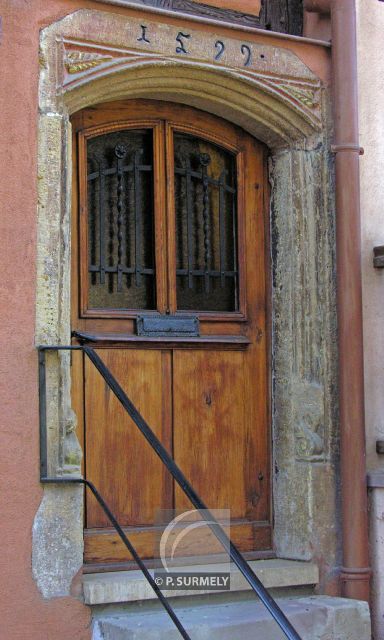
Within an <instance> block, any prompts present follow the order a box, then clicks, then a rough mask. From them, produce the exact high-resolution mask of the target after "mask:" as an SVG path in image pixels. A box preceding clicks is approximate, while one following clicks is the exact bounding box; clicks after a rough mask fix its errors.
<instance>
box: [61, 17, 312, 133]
mask: <svg viewBox="0 0 384 640" xmlns="http://www.w3.org/2000/svg"><path fill="white" fill-rule="evenodd" d="M84 13H86V12H84ZM111 17H112V16H110V18H111ZM101 21H102V16H101V15H100V14H99V12H92V22H91V23H90V25H92V27H93V25H97V23H98V22H100V23H101ZM113 25H114V29H113V33H112V32H111V33H109V32H108V31H107V32H104V31H102V30H100V35H99V37H98V38H97V42H98V44H95V40H94V38H93V37H91V38H90V39H89V40H85V39H77V38H71V37H70V36H69V33H70V29H68V35H67V34H66V33H65V31H66V29H63V31H64V33H63V34H62V37H61V38H59V39H57V46H58V58H57V59H58V61H59V77H58V81H59V87H58V91H59V92H64V91H65V92H67V91H71V90H72V89H75V88H76V87H78V86H80V85H83V84H85V83H87V82H90V81H91V80H92V81H93V80H94V79H96V78H98V77H101V76H104V75H105V74H107V73H108V74H109V73H118V72H119V71H122V70H124V69H127V67H130V66H140V67H142V66H143V65H150V64H153V63H154V62H155V61H157V62H161V61H164V62H167V63H168V64H169V63H172V62H174V63H177V64H188V65H191V64H193V63H194V64H199V63H204V64H207V63H208V64H209V65H211V66H212V68H216V69H226V70H232V71H234V72H236V74H237V76H238V77H243V78H244V79H249V80H252V81H256V82H257V83H259V84H260V86H261V87H262V88H263V90H264V91H266V92H268V93H270V94H272V95H276V94H278V95H280V96H281V97H282V98H283V99H284V100H285V101H289V102H290V103H291V104H292V105H293V106H294V108H295V109H296V110H298V111H300V112H301V114H302V115H305V117H306V119H307V121H308V122H310V124H311V125H312V126H314V127H315V128H317V129H318V128H319V127H320V123H321V113H320V111H321V83H320V81H319V79H318V78H317V77H316V76H315V75H314V74H313V73H312V72H311V71H310V69H308V68H307V67H305V66H304V65H303V64H302V63H301V61H300V60H299V59H298V58H297V57H296V56H295V55H294V54H293V53H292V52H291V51H289V50H287V49H283V48H281V49H279V55H278V56H277V55H276V47H274V46H271V45H266V44H260V43H256V42H252V41H249V40H248V39H247V37H246V35H247V34H244V39H238V37H237V38H233V37H224V36H217V35H215V34H212V33H207V32H205V31H201V30H196V29H190V28H183V29H180V27H178V26H173V25H170V24H167V23H164V22H159V21H158V22H154V21H153V20H147V19H146V17H145V18H144V17H142V18H140V19H136V18H129V20H128V21H127V19H126V18H125V17H124V16H120V15H114V16H113ZM88 31H89V34H90V36H91V31H93V29H89V30H88ZM92 35H93V34H92ZM60 61H61V62H60ZM60 70H61V71H60Z"/></svg>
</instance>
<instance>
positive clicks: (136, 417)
mask: <svg viewBox="0 0 384 640" xmlns="http://www.w3.org/2000/svg"><path fill="white" fill-rule="evenodd" d="M71 350H79V351H83V353H85V354H86V355H87V356H88V358H89V359H90V361H91V362H92V363H93V365H94V366H95V367H96V369H97V370H98V371H99V373H100V374H101V376H102V377H103V378H104V380H105V382H106V383H107V385H108V386H109V388H110V389H111V391H113V393H114V394H115V396H116V398H117V399H118V400H119V402H120V403H121V405H122V406H123V408H124V409H125V411H126V412H127V413H128V415H129V416H130V417H131V418H132V420H133V421H134V423H135V424H136V426H137V427H138V429H139V430H140V431H141V433H142V434H143V436H144V437H145V438H146V440H147V442H148V443H149V444H150V446H151V447H152V449H153V450H154V451H155V452H156V453H157V455H158V456H159V458H160V460H161V461H162V462H163V463H164V464H165V466H166V467H167V469H168V471H169V472H170V473H171V474H172V476H173V478H174V480H176V482H177V484H178V485H179V486H180V488H181V489H182V491H183V492H184V494H185V495H186V496H187V497H188V498H189V499H190V501H191V503H192V504H193V506H194V507H195V508H196V509H198V510H200V511H201V512H202V516H203V518H204V520H205V521H206V522H207V524H208V526H209V527H210V529H211V530H212V532H213V533H214V535H215V536H216V538H217V539H218V540H219V542H221V544H222V545H223V547H224V549H225V550H226V551H227V553H228V554H229V556H230V558H231V560H232V561H233V562H234V563H235V564H236V566H237V567H238V569H239V570H240V572H241V573H242V575H243V576H244V578H245V579H246V580H247V582H248V584H249V585H250V586H251V588H252V590H253V591H254V592H255V593H256V595H257V596H258V597H259V598H260V600H261V602H262V603H263V604H264V606H265V607H266V608H267V609H268V611H269V612H270V614H271V615H272V617H273V618H274V620H275V621H276V622H277V624H278V625H279V627H280V629H281V630H282V631H283V633H284V634H285V636H286V638H288V640H301V638H300V636H299V634H298V633H297V631H296V630H295V629H294V627H293V626H292V624H291V623H290V621H289V620H288V618H287V617H286V615H285V614H284V612H283V611H282V610H281V608H280V607H279V605H278V604H277V602H276V601H275V600H274V598H273V597H272V596H271V594H270V593H269V591H268V590H267V589H266V588H265V587H264V585H263V584H262V582H261V581H260V579H259V578H258V577H257V575H256V574H255V573H254V571H253V570H252V569H251V567H250V566H249V564H248V563H247V561H246V560H245V558H244V556H243V555H242V553H241V552H240V551H239V550H238V548H237V547H236V546H235V545H234V544H233V542H231V540H230V539H229V538H228V536H227V534H226V533H225V531H224V530H223V529H222V527H221V526H220V525H219V523H218V522H217V521H216V519H215V518H214V516H213V515H212V514H211V513H210V511H209V510H208V508H207V507H206V505H205V504H204V502H203V501H202V500H201V498H200V497H199V495H198V494H197V493H196V491H195V490H194V488H193V487H192V485H191V484H190V482H189V481H188V480H187V478H186V477H185V476H184V474H183V473H182V471H181V470H180V469H179V467H178V466H177V464H176V463H175V461H174V460H173V458H172V457H171V456H170V455H169V453H168V452H167V450H166V449H165V447H164V446H163V445H162V443H161V442H160V440H159V439H158V438H157V437H156V435H155V434H154V433H153V431H152V429H151V428H150V426H149V425H148V423H147V422H146V421H145V420H144V418H143V417H142V415H141V414H140V413H139V411H138V410H137V409H136V407H135V406H134V404H133V403H132V401H131V400H130V399H129V398H128V396H127V394H126V393H125V391H124V390H123V389H122V387H121V386H120V384H119V383H118V382H117V380H116V378H115V377H114V376H113V375H112V373H111V372H110V371H109V369H108V367H107V366H106V365H105V364H104V362H103V361H102V359H101V358H100V356H99V355H98V354H97V353H96V352H95V351H94V349H92V348H91V347H89V346H85V345H67V346H62V345H52V346H39V347H38V352H39V394H40V465H41V466H40V479H41V482H42V483H65V482H72V483H82V484H84V485H85V486H87V487H88V488H89V489H90V490H91V491H92V493H93V494H94V496H95V497H96V499H97V500H98V502H99V504H100V505H101V507H102V508H103V510H104V512H105V513H106V515H107V516H108V518H109V520H110V521H111V523H112V524H113V526H114V528H115V529H116V531H117V533H118V534H119V536H120V538H121V539H122V541H123V542H124V544H125V546H126V547H127V549H128V550H129V551H130V553H131V554H132V556H133V557H134V559H135V561H136V562H137V564H138V566H139V567H140V569H141V571H142V572H143V573H144V576H145V577H146V579H147V580H148V582H149V583H150V585H151V587H152V589H153V590H154V591H155V593H156V595H157V597H158V598H159V600H160V601H161V603H162V605H163V606H164V608H165V609H166V611H167V613H168V614H169V615H170V617H171V618H172V620H173V622H174V623H175V625H176V627H177V628H178V630H179V631H180V633H181V635H182V637H183V638H185V639H186V640H191V638H190V636H189V635H188V634H187V632H186V630H185V629H184V627H183V626H182V624H181V622H180V620H179V619H178V617H177V615H176V613H175V611H174V610H173V608H172V607H171V605H170V604H169V602H168V600H167V598H166V597H165V596H164V594H163V593H162V591H161V590H160V589H159V587H158V586H157V584H156V583H155V581H154V579H153V578H152V576H151V574H150V573H149V571H148V569H147V568H146V566H145V564H144V562H143V561H142V560H141V558H140V556H139V555H138V553H137V551H136V550H135V548H134V547H133V545H132V543H131V542H130V541H129V540H128V538H127V536H126V535H125V533H124V531H123V530H122V528H121V527H120V525H119V523H118V522H117V520H116V518H115V516H114V515H113V513H112V512H111V510H110V509H109V507H108V505H107V504H106V502H105V500H104V499H103V498H102V497H101V495H100V494H99V492H98V491H97V489H96V487H95V486H94V485H93V484H92V483H91V482H89V481H88V480H85V479H84V478H74V477H68V478H64V477H60V478H50V477H48V458H47V415H46V371H45V353H46V351H71Z"/></svg>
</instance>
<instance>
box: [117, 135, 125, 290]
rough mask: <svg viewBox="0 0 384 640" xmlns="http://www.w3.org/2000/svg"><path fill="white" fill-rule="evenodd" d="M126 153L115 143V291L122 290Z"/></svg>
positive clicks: (123, 148) (123, 147)
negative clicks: (124, 165)
mask: <svg viewBox="0 0 384 640" xmlns="http://www.w3.org/2000/svg"><path fill="white" fill-rule="evenodd" d="M126 153H127V148H126V146H125V145H124V144H117V145H116V147H115V155H116V157H117V203H116V208H117V291H122V290H123V279H122V271H121V268H122V259H123V230H122V228H123V169H122V166H123V158H124V156H125V155H126Z"/></svg>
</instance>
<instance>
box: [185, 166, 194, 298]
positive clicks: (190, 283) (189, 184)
mask: <svg viewBox="0 0 384 640" xmlns="http://www.w3.org/2000/svg"><path fill="white" fill-rule="evenodd" d="M185 181H186V199H187V238H188V240H187V242H188V287H189V288H190V289H193V280H192V259H193V203H192V181H191V160H190V157H189V156H188V157H187V166H186V169H185Z"/></svg>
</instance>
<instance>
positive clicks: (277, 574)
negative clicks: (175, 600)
mask: <svg viewBox="0 0 384 640" xmlns="http://www.w3.org/2000/svg"><path fill="white" fill-rule="evenodd" d="M249 564H250V566H251V567H252V569H253V571H254V572H255V573H256V575H257V577H258V578H260V580H261V581H262V583H263V584H264V586H265V587H267V588H268V589H272V588H285V587H299V586H300V587H302V586H309V585H315V584H317V583H318V581H319V570H318V567H317V566H316V565H315V564H313V563H311V562H301V561H298V560H284V559H280V558H277V559H272V560H253V561H251V562H249ZM226 569H227V565H224V564H209V565H208V564H205V565H194V566H186V567H179V568H178V569H177V570H178V571H181V572H183V571H185V572H188V571H191V570H192V571H194V572H202V573H205V572H212V571H217V572H220V571H224V572H225V571H226ZM151 573H152V575H153V570H151ZM250 588H251V587H250V586H249V584H248V582H247V581H246V580H245V578H244V577H243V576H242V575H241V573H240V571H239V570H238V569H237V567H235V566H233V565H232V566H231V591H232V592H234V591H247V590H250ZM83 592H84V602H85V604H89V605H100V604H112V603H118V602H135V601H138V600H154V599H156V596H155V594H154V592H153V590H152V588H151V587H150V585H149V584H148V582H147V581H146V579H145V578H144V576H143V574H142V573H141V571H116V572H110V573H91V574H85V575H84V576H83ZM206 593H213V591H212V590H200V591H193V595H194V596H196V595H204V594H206ZM214 593H218V591H217V590H215V591H214ZM164 594H165V595H166V596H169V597H176V596H190V595H191V591H188V590H177V591H173V590H172V591H166V590H165V591H164Z"/></svg>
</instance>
